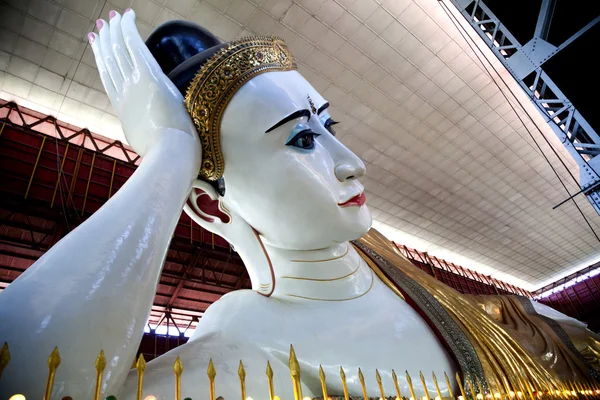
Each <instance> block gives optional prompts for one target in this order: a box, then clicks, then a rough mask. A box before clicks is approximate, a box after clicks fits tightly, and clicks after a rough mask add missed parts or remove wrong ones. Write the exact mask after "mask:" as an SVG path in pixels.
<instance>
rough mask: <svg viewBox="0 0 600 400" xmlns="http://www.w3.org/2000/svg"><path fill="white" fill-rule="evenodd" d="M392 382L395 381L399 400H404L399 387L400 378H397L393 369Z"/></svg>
mask: <svg viewBox="0 0 600 400" xmlns="http://www.w3.org/2000/svg"><path fill="white" fill-rule="evenodd" d="M392 380H393V381H394V387H395V388H396V397H397V400H402V394H401V393H400V386H398V377H397V376H396V371H394V370H393V369H392Z"/></svg>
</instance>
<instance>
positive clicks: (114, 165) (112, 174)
mask: <svg viewBox="0 0 600 400" xmlns="http://www.w3.org/2000/svg"><path fill="white" fill-rule="evenodd" d="M116 167H117V160H114V161H113V169H112V173H111V174H110V186H109V187H108V198H109V199H110V196H112V188H113V181H114V179H115V168H116Z"/></svg>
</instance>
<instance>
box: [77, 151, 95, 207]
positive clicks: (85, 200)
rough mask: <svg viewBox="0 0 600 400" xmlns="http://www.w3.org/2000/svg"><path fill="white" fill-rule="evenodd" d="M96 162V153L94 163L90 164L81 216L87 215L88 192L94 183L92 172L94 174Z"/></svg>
mask: <svg viewBox="0 0 600 400" xmlns="http://www.w3.org/2000/svg"><path fill="white" fill-rule="evenodd" d="M95 161H96V153H93V154H92V163H91V164H90V173H89V174H88V179H87V184H86V185H85V195H84V196H83V206H82V207H81V216H82V217H83V214H85V203H87V196H88V191H89V190H90V182H91V181H92V172H94V162H95Z"/></svg>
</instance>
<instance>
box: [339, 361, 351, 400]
mask: <svg viewBox="0 0 600 400" xmlns="http://www.w3.org/2000/svg"><path fill="white" fill-rule="evenodd" d="M340 378H342V389H344V399H345V400H350V396H348V385H346V374H345V373H344V368H342V367H340Z"/></svg>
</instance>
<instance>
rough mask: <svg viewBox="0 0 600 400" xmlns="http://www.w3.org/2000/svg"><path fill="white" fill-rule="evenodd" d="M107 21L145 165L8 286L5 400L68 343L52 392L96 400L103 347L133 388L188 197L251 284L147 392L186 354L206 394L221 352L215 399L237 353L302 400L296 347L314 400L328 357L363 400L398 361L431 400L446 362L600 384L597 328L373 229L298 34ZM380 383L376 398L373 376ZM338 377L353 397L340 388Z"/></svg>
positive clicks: (0, 302) (233, 378)
mask: <svg viewBox="0 0 600 400" xmlns="http://www.w3.org/2000/svg"><path fill="white" fill-rule="evenodd" d="M97 27H98V34H95V33H90V34H89V40H90V42H91V47H92V50H93V52H94V55H95V59H96V63H97V66H98V71H99V73H100V77H101V79H102V82H103V85H104V87H105V89H106V92H107V94H108V97H109V98H110V100H111V102H112V105H113V106H114V109H115V111H116V113H117V114H118V116H119V118H120V120H121V122H122V126H123V131H124V133H125V135H126V137H127V140H128V142H129V143H130V145H131V146H132V147H133V149H134V150H135V151H136V152H138V153H139V154H140V155H141V156H143V160H142V162H141V164H140V166H139V167H138V169H137V170H136V172H135V173H134V174H133V176H132V177H131V178H130V179H129V180H128V182H127V183H126V184H125V185H124V186H123V187H122V188H121V189H120V190H119V191H118V192H117V193H116V195H115V196H113V197H112V198H111V199H110V200H109V201H108V202H107V203H106V204H105V205H104V206H103V207H102V208H101V209H100V210H98V211H97V212H96V213H95V214H93V215H92V216H91V217H90V218H89V219H87V220H86V221H85V222H84V223H83V224H81V225H80V226H79V227H78V228H76V229H75V230H73V231H72V232H71V233H70V234H69V235H67V236H66V237H65V238H64V239H62V240H61V241H60V242H59V243H57V244H56V245H55V246H54V247H53V248H52V249H50V250H49V251H48V252H47V253H46V254H45V255H44V256H43V257H41V258H40V259H39V260H38V261H37V262H36V263H34V264H33V265H32V266H31V267H30V268H29V269H27V271H25V272H24V273H23V274H22V275H21V276H20V277H19V278H18V279H17V280H16V281H15V282H13V283H12V284H11V285H10V286H8V287H7V288H6V289H5V290H4V291H3V292H2V293H1V294H0V321H1V324H0V343H1V342H7V343H8V344H9V348H10V355H11V361H10V363H9V364H8V366H7V367H6V369H5V370H4V371H3V373H2V377H1V381H0V398H2V399H7V398H8V397H10V396H11V395H12V394H14V393H22V394H23V395H25V396H26V398H41V397H42V396H43V394H44V389H45V386H44V385H45V382H46V376H47V373H48V369H47V368H48V367H47V364H46V359H47V357H48V354H50V353H51V352H52V349H53V348H54V347H55V346H57V347H58V348H59V349H60V355H61V358H62V361H61V364H60V368H59V369H58V370H57V371H56V375H55V376H54V386H53V389H52V394H51V398H52V399H61V398H63V397H64V396H70V397H72V398H73V399H78V398H82V399H83V398H92V397H93V393H94V388H95V384H96V382H95V373H94V360H95V359H96V356H97V354H98V351H99V350H100V349H102V350H103V351H104V354H105V357H106V368H105V370H104V375H103V377H102V382H101V391H102V394H103V396H104V397H106V396H108V395H116V396H117V397H118V398H119V399H121V398H123V399H133V398H135V397H136V385H137V382H136V376H137V375H136V371H135V370H133V371H130V368H131V365H132V363H133V361H134V359H135V355H136V351H137V349H138V346H139V343H140V341H141V338H142V335H143V330H144V326H145V324H146V322H147V320H148V317H149V314H150V309H151V306H152V303H153V299H154V294H155V291H156V286H157V283H158V279H159V276H160V273H161V268H162V264H163V261H164V259H165V256H166V252H167V249H168V246H169V242H170V239H171V237H172V235H173V232H174V228H175V226H176V223H177V221H178V219H179V216H180V213H181V211H182V208H183V210H184V211H185V212H186V213H187V214H189V215H190V216H191V217H192V218H193V219H194V221H196V222H197V223H198V224H199V225H200V226H202V227H203V228H204V229H207V230H209V231H211V232H214V233H215V234H217V235H220V236H222V237H223V238H225V239H226V240H227V241H229V242H230V243H231V244H232V246H233V248H234V249H235V251H236V252H237V253H238V254H239V255H240V257H241V258H242V260H243V261H244V264H245V266H246V268H247V270H248V273H249V276H250V279H251V283H252V290H238V291H234V292H231V293H229V294H227V295H225V296H223V297H222V298H221V299H220V300H218V301H217V302H215V303H214V304H213V305H211V306H210V307H209V308H208V310H207V311H206V312H205V314H204V315H203V316H202V318H201V319H200V321H199V323H198V325H197V328H196V330H195V332H194V335H193V336H192V338H191V339H190V340H189V342H187V343H186V344H184V345H182V346H179V347H177V348H174V349H172V350H171V351H169V352H167V353H166V354H165V355H163V356H161V357H159V358H157V359H156V360H153V361H151V362H150V363H149V364H148V365H147V367H146V371H145V378H144V396H147V395H152V396H154V397H155V398H156V399H159V400H160V399H170V398H172V395H173V363H174V361H175V359H176V358H177V357H180V359H181V361H182V363H183V365H184V368H185V370H184V372H183V374H182V376H181V392H182V393H183V396H190V397H192V398H197V397H199V396H206V393H208V386H209V380H208V377H207V375H206V368H207V365H208V364H209V360H211V359H212V361H213V363H214V366H215V369H216V373H217V376H216V383H217V388H218V390H217V393H216V394H217V395H218V396H221V397H222V398H224V399H226V400H229V399H233V398H236V397H239V390H240V386H239V378H238V372H237V371H238V365H239V362H240V359H241V360H243V362H244V367H245V370H246V372H247V373H248V379H247V381H246V391H247V393H248V394H249V395H252V396H253V397H254V398H269V397H268V396H269V392H268V385H267V377H266V375H265V374H264V370H265V365H266V363H267V362H269V364H270V365H271V367H272V370H273V385H274V387H275V391H276V394H277V395H278V396H279V397H280V398H281V399H289V398H291V397H292V393H293V391H292V382H291V381H290V377H289V374H290V372H289V370H288V367H287V365H288V357H289V349H290V344H293V346H294V349H295V353H296V355H297V359H298V363H299V366H300V367H301V370H302V375H301V389H302V393H303V394H304V395H305V396H308V397H311V398H312V397H319V396H321V389H322V388H321V384H320V378H319V376H320V375H319V372H320V370H319V366H322V369H323V372H324V373H325V374H326V375H328V376H338V375H339V370H340V366H343V367H344V370H345V373H346V378H347V391H348V393H349V395H350V396H362V391H361V390H362V389H361V385H360V382H359V380H360V379H358V369H359V367H360V368H361V371H362V372H363V373H364V376H368V377H373V376H375V375H376V371H378V372H379V374H380V376H381V381H382V382H383V385H384V386H386V387H394V386H393V381H392V373H391V371H392V370H393V369H395V370H396V371H401V372H402V373H399V374H398V382H399V388H400V390H401V391H402V393H405V394H407V393H410V392H409V388H408V381H407V379H406V377H405V374H404V373H403V372H404V371H405V370H406V371H408V372H409V373H411V374H412V375H413V376H415V375H416V376H418V371H424V372H425V374H424V376H425V378H424V380H425V387H427V388H429V391H428V392H427V393H426V392H425V389H424V385H422V384H421V382H418V383H417V381H418V379H415V382H414V383H413V384H414V392H415V395H416V396H417V397H419V398H420V397H421V396H425V395H426V396H428V397H431V398H433V397H436V394H435V392H433V391H432V389H433V387H434V383H433V382H432V380H431V372H435V374H436V375H437V376H438V377H443V376H444V373H446V374H447V375H449V376H451V377H454V376H455V374H456V373H457V372H458V373H459V374H460V376H462V377H470V378H469V379H473V380H474V382H479V384H480V385H481V387H482V388H483V390H484V391H488V390H489V389H488V388H498V389H497V390H498V391H499V393H503V394H507V393H509V392H510V391H512V390H514V391H515V392H517V391H520V390H523V389H522V388H523V387H525V386H524V385H528V386H529V387H530V388H532V389H533V390H554V389H557V390H562V389H564V388H565V386H564V384H565V382H592V381H594V380H596V379H598V359H597V355H598V354H599V351H600V338H599V337H598V336H596V335H594V334H593V333H592V332H590V331H588V330H587V329H586V328H585V325H584V324H583V323H581V322H578V321H576V320H573V319H571V318H569V317H567V316H565V315H563V314H560V313H558V312H556V311H554V310H553V309H551V308H549V307H546V306H543V305H541V304H538V303H536V302H533V301H531V300H529V299H526V298H521V297H517V296H508V297H503V296H487V297H481V296H468V295H463V294H460V293H458V292H456V291H455V290H453V289H451V288H449V287H447V286H446V285H444V284H443V283H441V282H439V281H437V280H435V279H434V278H433V277H431V276H429V275H427V274H425V273H424V272H422V271H421V270H419V269H418V268H416V267H414V266H413V265H412V264H411V263H410V262H409V261H408V260H407V259H406V258H405V257H403V256H402V255H401V254H400V253H399V252H398V251H397V249H396V248H395V247H394V246H393V244H392V243H391V242H390V241H388V240H387V239H386V238H385V237H384V236H382V235H381V234H380V233H378V232H377V231H375V230H373V229H371V222H372V221H371V215H370V213H369V209H368V208H367V205H366V204H365V201H366V199H365V194H364V188H363V186H362V185H361V184H360V183H359V180H360V178H361V176H363V175H364V174H365V165H364V164H363V162H362V161H361V160H360V159H359V158H358V157H357V156H356V155H355V154H354V153H353V152H352V151H350V150H349V149H348V148H347V147H345V146H344V145H343V144H342V143H341V142H340V141H339V140H338V138H336V132H335V127H334V126H335V124H337V121H335V120H334V119H333V118H334V115H333V114H335V113H334V112H333V111H332V112H330V108H329V106H330V105H329V103H328V102H327V100H326V99H324V98H323V97H322V96H321V95H320V94H319V93H318V92H317V91H316V90H315V89H314V88H313V87H312V86H311V85H310V84H309V83H308V82H307V81H306V80H305V79H304V78H303V77H302V76H301V75H300V74H299V73H298V72H297V70H296V64H295V62H294V58H293V55H292V54H291V53H290V51H289V50H288V48H287V47H286V44H285V42H284V41H283V40H280V39H278V38H274V37H248V38H242V39H237V40H234V41H231V42H227V43H222V42H221V41H219V40H218V39H217V38H216V37H215V36H214V35H212V34H211V33H210V32H208V31H206V30H205V29H203V28H201V27H199V26H197V25H194V24H191V23H188V22H184V21H174V22H168V23H166V24H164V25H162V26H160V27H159V28H157V29H156V30H155V31H154V32H153V33H152V34H151V35H150V37H149V38H148V39H147V41H146V42H145V43H144V42H143V41H142V39H141V37H140V36H139V34H138V32H137V29H136V27H135V13H134V11H133V10H127V11H126V12H125V13H124V14H123V15H119V14H118V13H116V12H114V11H112V12H111V13H110V19H109V21H108V22H106V21H103V20H99V21H98V22H97ZM342 123H343V121H342ZM365 384H366V388H367V391H368V392H369V393H379V392H378V390H379V389H378V386H377V385H378V383H377V382H376V380H375V379H370V378H369V379H367V381H366V383H365ZM453 384H456V382H455V383H453ZM327 386H328V387H327V389H328V392H329V393H330V394H332V395H336V396H337V395H341V394H342V393H343V392H344V387H343V384H342V382H341V381H340V380H335V379H329V380H328V383H327ZM465 386H466V385H465ZM519 388H521V389H519ZM454 390H455V393H456V392H457V390H456V388H454ZM441 391H442V397H446V396H448V395H449V391H448V389H447V388H446V389H441ZM475 391H479V390H477V389H475ZM503 396H504V395H503ZM49 397H50V396H49ZM377 397H379V395H377ZM409 397H410V396H409Z"/></svg>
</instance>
